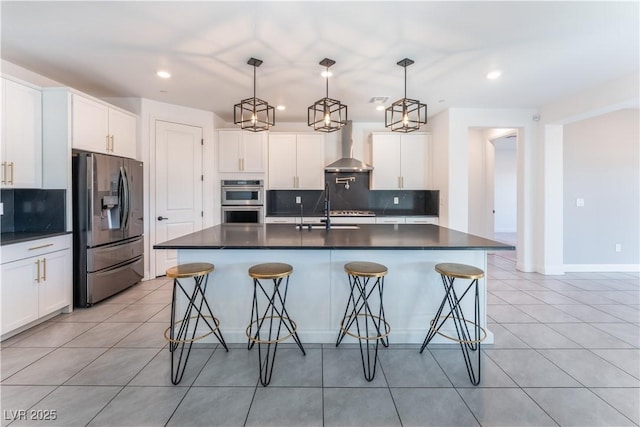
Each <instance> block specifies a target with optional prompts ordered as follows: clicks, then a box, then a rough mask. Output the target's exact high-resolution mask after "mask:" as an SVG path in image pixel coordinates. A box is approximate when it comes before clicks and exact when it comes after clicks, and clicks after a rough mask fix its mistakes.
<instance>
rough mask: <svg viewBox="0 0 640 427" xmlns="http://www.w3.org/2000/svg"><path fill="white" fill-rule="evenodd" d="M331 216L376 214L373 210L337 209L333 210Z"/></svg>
mask: <svg viewBox="0 0 640 427" xmlns="http://www.w3.org/2000/svg"><path fill="white" fill-rule="evenodd" d="M331 216H376V214H375V213H374V212H373V211H356V210H336V211H331Z"/></svg>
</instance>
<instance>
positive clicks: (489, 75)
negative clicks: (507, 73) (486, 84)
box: [487, 70, 502, 80]
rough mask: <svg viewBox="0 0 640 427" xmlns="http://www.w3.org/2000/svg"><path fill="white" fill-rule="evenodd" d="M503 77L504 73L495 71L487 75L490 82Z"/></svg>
mask: <svg viewBox="0 0 640 427" xmlns="http://www.w3.org/2000/svg"><path fill="white" fill-rule="evenodd" d="M501 75H502V71H500V70H493V71H489V72H488V73H487V79H489V80H495V79H497V78H498V77H500V76H501Z"/></svg>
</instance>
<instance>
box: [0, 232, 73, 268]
mask: <svg viewBox="0 0 640 427" xmlns="http://www.w3.org/2000/svg"><path fill="white" fill-rule="evenodd" d="M68 248H71V234H65V235H62V236H55V237H46V238H44V239H38V240H31V241H29V242H20V243H15V244H13V245H6V246H2V250H1V252H0V253H1V254H2V258H1V259H0V262H1V263H2V264H6V263H8V262H13V261H17V260H19V259H24V258H29V257H35V256H40V255H42V254H46V253H49V252H55V251H60V250H62V249H68Z"/></svg>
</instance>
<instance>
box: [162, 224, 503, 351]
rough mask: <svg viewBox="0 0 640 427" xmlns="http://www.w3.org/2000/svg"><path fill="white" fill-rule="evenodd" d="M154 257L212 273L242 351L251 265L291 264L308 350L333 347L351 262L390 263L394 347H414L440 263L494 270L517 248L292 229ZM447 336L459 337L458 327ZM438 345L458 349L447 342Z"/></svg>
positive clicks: (410, 235) (401, 228)
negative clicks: (493, 259) (490, 260)
mask: <svg viewBox="0 0 640 427" xmlns="http://www.w3.org/2000/svg"><path fill="white" fill-rule="evenodd" d="M316 226H317V224H316ZM154 248H155V249H166V250H177V260H176V261H175V262H176V263H180V264H183V263H190V262H209V263H211V264H214V265H215V270H214V272H213V273H212V274H211V277H210V280H209V282H208V285H207V289H206V295H207V299H208V301H209V304H210V305H211V307H212V309H213V312H214V314H215V315H216V317H218V318H219V319H220V322H221V324H220V328H221V330H222V333H223V335H224V337H225V340H226V341H227V342H228V343H245V344H246V340H247V337H246V335H245V329H246V327H247V325H248V323H249V318H250V315H251V304H252V297H253V285H252V281H251V278H250V277H249V276H248V273H247V271H248V269H249V267H251V266H252V265H254V264H258V263H263V262H285V263H288V264H291V265H292V266H293V273H292V275H291V279H290V286H289V291H288V294H287V310H288V311H289V314H290V315H291V317H292V318H293V319H295V321H296V323H297V325H298V334H299V336H300V338H301V340H302V341H303V342H304V343H335V340H336V337H337V333H338V329H339V324H340V319H341V317H342V315H343V314H344V307H345V305H346V302H347V300H348V298H349V283H348V280H347V275H346V273H345V272H344V265H345V264H346V263H347V262H351V261H371V262H377V263H380V264H384V265H386V266H387V268H388V274H387V276H386V277H385V291H384V301H385V302H384V304H385V314H386V318H387V321H388V322H389V324H390V325H391V331H392V332H391V334H390V335H389V340H390V341H391V342H393V343H413V344H417V343H421V342H422V340H423V339H424V337H425V334H426V333H427V330H428V328H429V321H430V320H431V319H432V318H433V317H434V315H435V313H436V311H437V309H438V306H439V304H440V302H441V301H442V298H443V296H444V290H443V286H442V280H441V278H440V275H439V274H437V273H436V271H435V270H434V266H435V265H436V264H437V263H441V262H457V263H463V264H468V265H473V266H476V267H478V268H481V269H483V270H484V271H487V252H488V251H497V250H513V249H514V247H513V246H509V245H505V244H502V243H499V242H495V241H492V240H488V239H484V238H482V237H478V236H473V235H470V234H466V233H461V232H458V231H455V230H450V229H448V228H445V227H439V226H437V225H426V224H419V225H414V224H411V225H409V224H399V225H387V224H385V225H373V224H366V225H359V226H357V227H355V228H354V227H353V226H351V227H346V228H344V226H335V227H333V228H332V229H331V230H329V231H326V230H324V228H315V229H312V230H308V229H303V230H298V229H297V228H296V226H295V225H294V224H246V225H243V224H223V225H217V226H215V227H211V228H207V229H205V230H202V231H199V232H196V233H192V234H188V235H186V236H182V237H179V238H177V239H173V240H170V241H168V242H164V243H160V244H157V245H155V246H154ZM168 267H171V265H167V268H168ZM487 280H489V279H487V277H486V276H485V277H484V278H482V279H480V280H479V293H480V307H481V315H480V325H481V326H482V327H484V328H485V329H487V316H486V307H487V305H486V304H487ZM190 283H191V284H190ZM190 283H187V284H186V285H187V286H193V285H192V283H193V282H192V281H191V282H190ZM183 285H185V283H184V281H183ZM185 307H186V301H185V300H184V298H180V299H179V304H178V308H177V309H178V312H181V311H184V309H185ZM462 307H463V310H465V311H469V312H472V310H473V299H472V298H465V300H464V301H463V303H462ZM443 332H444V333H447V334H448V335H455V330H454V329H453V326H451V327H450V328H449V329H446V330H444V331H443ZM209 338H210V337H207V338H205V339H204V340H205V341H206V340H208V339H209ZM348 339H349V338H348V337H347V338H345V341H346V340H348ZM212 342H213V341H212ZM434 342H439V343H447V344H451V342H450V341H447V340H445V339H443V338H441V337H440V336H437V337H436V338H435V339H434ZM492 342H493V334H492V333H491V331H490V330H489V329H487V339H486V340H485V341H484V343H486V344H490V343H492ZM455 345H457V344H455Z"/></svg>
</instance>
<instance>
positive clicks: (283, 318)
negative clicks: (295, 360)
mask: <svg viewBox="0 0 640 427" xmlns="http://www.w3.org/2000/svg"><path fill="white" fill-rule="evenodd" d="M292 272H293V267H291V266H290V265H289V264H284V263H266V264H258V265H254V266H253V267H251V268H250V269H249V276H250V277H251V278H253V303H252V305H251V323H249V326H247V331H246V333H247V338H248V342H247V348H248V349H249V350H251V349H252V348H253V346H254V345H255V344H256V343H257V344H258V359H259V367H260V383H261V384H262V385H263V386H267V385H268V384H269V383H270V382H271V375H272V374H273V366H274V362H275V358H276V351H277V350H278V343H280V342H281V341H284V340H286V339H288V338H293V340H294V341H295V342H296V344H297V345H298V348H300V350H301V351H302V354H303V355H306V353H305V351H304V347H303V346H302V342H301V341H300V338H299V337H298V333H297V332H296V328H297V325H296V323H295V322H294V321H293V319H291V316H289V313H288V312H287V308H286V306H285V302H286V300H287V291H288V289H289V276H290V275H291V273H292ZM261 279H262V280H267V281H268V280H271V281H272V282H273V289H267V288H265V285H263V284H262V283H261V282H260V280H261ZM283 280H284V283H283ZM263 297H264V298H266V308H265V309H264V311H262V312H261V311H260V307H259V305H258V300H262V299H264V298H263ZM283 327H284V330H286V333H285V331H284V330H283ZM282 334H284V335H282Z"/></svg>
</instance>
